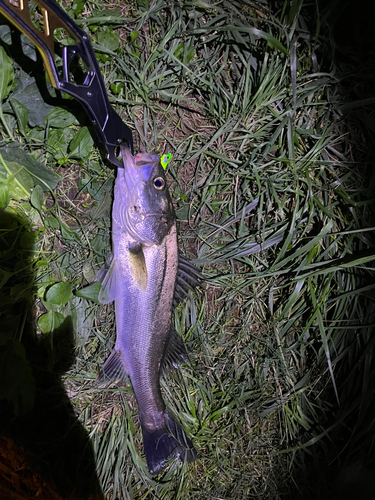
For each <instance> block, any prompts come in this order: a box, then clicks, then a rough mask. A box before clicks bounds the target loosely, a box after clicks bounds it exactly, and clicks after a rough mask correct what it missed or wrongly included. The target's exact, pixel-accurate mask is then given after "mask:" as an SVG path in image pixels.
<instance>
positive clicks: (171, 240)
mask: <svg viewBox="0 0 375 500" xmlns="http://www.w3.org/2000/svg"><path fill="white" fill-rule="evenodd" d="M122 156H123V161H124V169H119V170H118V172H117V177H116V183H115V194H114V204H113V209H112V247H113V258H112V262H111V266H110V268H109V270H108V274H107V275H106V276H105V277H104V279H103V283H102V290H101V294H100V299H101V301H102V302H110V301H112V300H114V301H115V315H116V343H115V347H114V350H113V352H112V353H111V355H110V356H109V358H108V360H107V361H106V363H105V364H104V366H103V368H102V371H101V374H100V375H99V378H100V379H103V378H105V377H107V378H110V379H114V380H121V381H124V382H125V381H127V377H129V378H130V381H131V383H132V386H133V390H134V394H135V396H136V399H137V403H138V408H139V417H140V422H141V427H142V434H143V443H144V450H145V455H146V460H147V465H148V468H149V470H150V472H151V473H157V472H159V471H160V470H161V469H162V468H163V467H165V466H166V465H167V464H168V463H169V461H170V460H171V459H173V458H177V457H178V458H180V459H181V460H182V461H192V460H194V459H195V456H196V452H195V449H194V447H193V445H192V443H191V441H190V440H189V438H188V437H187V436H186V434H185V432H184V431H183V429H182V428H181V427H180V425H179V424H178V423H177V422H176V421H175V420H174V418H172V417H171V416H170V415H169V414H168V412H167V410H166V406H165V403H164V401H163V398H162V394H161V389H160V375H161V371H162V370H163V366H164V365H166V364H170V365H173V366H175V365H176V362H178V361H181V360H183V359H185V358H186V350H185V348H184V346H183V343H182V341H181V339H180V338H179V337H178V334H177V333H176V332H175V330H174V328H173V327H172V325H171V314H172V307H173V302H174V301H175V300H176V296H175V289H176V281H177V280H178V279H179V278H178V277H179V276H180V280H181V284H180V285H179V296H180V295H181V293H182V295H184V294H186V293H187V288H193V287H194V286H196V284H197V283H198V284H199V278H198V277H197V276H198V274H199V273H198V274H197V270H195V268H194V267H193V266H191V264H189V263H188V262H187V261H186V260H184V259H183V260H182V269H181V271H179V267H178V266H179V261H180V257H179V254H178V247H177V231H176V220H175V214H174V209H173V205H172V201H171V198H170V195H169V192H168V189H167V186H166V179H165V174H164V171H163V168H162V166H161V163H160V158H159V157H158V156H157V155H154V154H138V155H136V157H133V156H132V155H131V153H130V152H129V151H128V150H127V149H122ZM189 270H191V271H192V274H193V276H192V277H191V280H190V281H191V284H192V285H190V284H189V279H188V281H186V277H187V276H188V275H189ZM194 274H195V276H194ZM182 276H183V277H184V279H182V278H181V277H182Z"/></svg>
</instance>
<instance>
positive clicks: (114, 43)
mask: <svg viewBox="0 0 375 500" xmlns="http://www.w3.org/2000/svg"><path fill="white" fill-rule="evenodd" d="M98 43H99V44H100V45H102V46H103V47H104V48H106V49H107V50H111V51H112V52H115V51H116V50H117V49H118V48H119V46H120V37H119V36H118V34H117V33H113V32H106V31H101V32H100V33H99V35H98Z"/></svg>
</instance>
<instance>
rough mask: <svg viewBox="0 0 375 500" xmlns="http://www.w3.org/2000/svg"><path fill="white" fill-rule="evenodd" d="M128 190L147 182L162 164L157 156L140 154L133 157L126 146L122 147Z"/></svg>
mask: <svg viewBox="0 0 375 500" xmlns="http://www.w3.org/2000/svg"><path fill="white" fill-rule="evenodd" d="M120 150H121V156H122V161H123V164H124V170H125V178H126V183H127V185H128V189H130V188H131V186H132V185H135V184H138V183H139V182H147V180H148V178H149V176H150V174H151V172H152V170H153V168H154V167H155V165H157V164H158V163H159V162H160V158H159V156H158V155H157V154H142V153H138V154H136V155H135V156H133V155H132V154H131V152H130V150H129V148H128V147H127V146H125V145H122V146H121V147H120Z"/></svg>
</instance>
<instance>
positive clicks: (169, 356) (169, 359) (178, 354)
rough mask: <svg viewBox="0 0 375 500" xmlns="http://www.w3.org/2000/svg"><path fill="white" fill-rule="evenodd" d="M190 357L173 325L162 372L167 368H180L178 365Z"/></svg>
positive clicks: (162, 364)
mask: <svg viewBox="0 0 375 500" xmlns="http://www.w3.org/2000/svg"><path fill="white" fill-rule="evenodd" d="M188 359H189V356H188V353H187V350H186V347H185V344H184V342H183V340H182V338H181V337H180V335H179V334H178V333H177V331H176V329H175V328H174V326H173V325H171V327H170V329H169V336H168V340H167V344H166V348H165V351H164V356H163V360H162V363H161V374H163V373H164V372H165V370H166V368H172V367H173V368H178V365H179V364H181V363H183V362H185V361H187V360H188Z"/></svg>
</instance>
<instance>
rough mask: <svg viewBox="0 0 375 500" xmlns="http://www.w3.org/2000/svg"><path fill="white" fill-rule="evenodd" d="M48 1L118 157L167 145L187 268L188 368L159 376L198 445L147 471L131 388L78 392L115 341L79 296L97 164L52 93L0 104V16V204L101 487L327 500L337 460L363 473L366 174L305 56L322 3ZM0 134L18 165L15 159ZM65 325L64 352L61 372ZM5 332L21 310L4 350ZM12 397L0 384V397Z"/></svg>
mask: <svg viewBox="0 0 375 500" xmlns="http://www.w3.org/2000/svg"><path fill="white" fill-rule="evenodd" d="M64 5H65V4H64ZM66 8H67V11H68V12H69V14H70V15H71V16H73V17H76V18H77V20H78V22H79V23H80V25H81V26H84V27H86V29H88V31H89V33H90V36H91V38H92V41H93V43H94V47H95V50H96V53H97V57H98V60H99V63H100V66H101V70H102V73H103V76H104V79H105V81H106V83H107V88H108V92H109V96H110V100H111V102H112V103H113V105H114V107H115V108H116V110H117V111H118V112H119V113H120V114H121V116H122V117H123V119H124V121H125V122H126V123H127V124H128V125H129V126H130V127H131V128H132V129H133V130H134V136H135V148H136V150H139V151H151V150H157V151H158V152H159V153H160V154H163V153H168V152H172V154H173V161H172V162H171V163H170V165H169V167H168V168H169V181H170V182H169V184H170V191H171V194H172V196H173V199H174V201H175V207H176V213H177V217H178V220H179V229H180V245H181V249H182V250H183V251H184V252H185V253H186V254H187V255H188V257H189V258H191V259H192V260H193V262H195V264H196V265H198V266H200V267H201V268H202V273H203V275H204V276H205V279H206V281H207V286H206V288H205V290H204V291H202V292H200V293H198V294H196V296H194V297H193V296H191V297H189V299H188V300H187V302H186V304H183V305H181V306H179V307H178V308H177V309H176V311H175V313H174V316H175V324H176V328H177V330H178V331H179V332H180V333H181V335H183V337H184V338H185V341H186V343H187V345H188V348H189V351H190V352H191V358H192V360H191V363H190V364H188V365H185V366H182V367H181V369H180V370H178V371H176V372H174V373H169V374H168V375H167V377H166V378H164V379H163V380H162V389H163V394H164V398H165V401H166V402H167V405H168V407H169V408H170V409H171V411H172V412H174V413H175V414H176V415H178V418H179V420H180V421H181V422H182V424H183V426H184V428H185V429H186V430H187V432H188V433H189V434H190V435H191V436H193V439H194V444H195V446H196V448H197V450H198V452H199V459H198V460H197V461H196V462H195V463H194V464H192V465H186V466H185V465H183V466H171V468H169V469H168V470H166V471H165V472H164V473H163V474H162V475H161V476H160V477H157V478H155V477H151V476H150V474H149V473H148V471H147V469H146V466H145V461H144V458H143V456H142V453H143V448H142V439H141V433H140V429H139V422H138V418H137V405H136V402H135V399H134V396H133V394H132V391H131V388H130V387H113V386H110V387H104V388H98V387H96V386H95V385H94V380H95V378H96V376H97V373H98V371H99V370H100V367H101V365H102V364H103V362H104V361H105V359H106V357H107V355H108V354H109V352H110V349H111V348H112V346H113V344H114V340H115V329H114V313H113V307H112V305H109V306H102V305H100V304H98V303H97V301H96V298H97V289H95V285H94V287H90V288H87V287H88V285H90V284H92V283H93V280H94V277H95V275H96V273H97V271H98V270H99V269H100V267H101V265H102V264H103V262H104V261H105V259H106V257H107V256H108V253H109V245H110V226H111V224H110V209H111V199H112V198H111V197H112V186H113V177H114V173H113V170H112V169H111V167H110V166H109V165H106V164H105V163H104V162H103V158H102V156H101V155H100V152H99V151H98V149H96V147H93V144H92V140H91V137H90V135H89V133H88V130H87V129H85V128H84V118H83V121H82V116H83V115H82V114H80V112H79V107H78V106H75V105H74V104H73V102H72V101H65V102H64V103H65V105H66V104H67V103H68V104H69V106H66V107H67V109H69V111H67V110H64V109H63V108H62V107H61V106H63V107H64V104H63V103H62V101H61V100H60V101H59V100H58V96H57V97H55V98H54V99H56V100H55V101H54V103H55V104H58V105H59V106H60V107H58V108H56V107H51V108H46V109H44V110H43V111H41V110H40V109H37V110H36V109H33V106H32V105H30V104H27V103H26V104H22V103H21V104H20V105H18V104H17V103H18V102H19V101H17V99H16V97H17V96H16V97H14V98H13V100H12V96H15V95H16V92H17V89H18V88H19V87H20V86H21V85H23V86H24V87H27V88H32V90H33V91H34V92H36V90H35V88H34V87H33V85H34V86H35V84H34V82H33V81H30V80H27V78H26V76H25V72H24V70H23V66H22V65H23V64H24V65H25V64H26V62H27V61H26V62H25V61H23V62H22V61H21V62H19V61H18V60H17V63H15V62H13V63H12V61H11V60H10V59H8V58H7V56H6V55H5V52H8V54H10V55H12V57H13V58H15V55H14V50H16V49H13V48H12V44H11V43H9V34H8V31H7V28H6V26H4V25H2V26H0V28H1V30H2V31H0V36H1V39H2V47H5V51H4V50H3V51H2V53H1V54H2V58H3V59H2V67H3V68H5V69H6V71H5V69H4V72H3V75H7V78H8V79H7V81H6V82H5V78H4V79H3V82H5V83H6V85H5V84H3V86H2V87H1V92H2V94H1V95H2V108H1V109H2V111H1V113H0V122H1V134H2V139H3V142H2V143H1V144H0V153H1V154H2V157H3V162H2V166H0V180H1V182H2V183H1V184H0V200H1V202H2V207H3V209H4V210H5V212H6V213H7V214H20V213H22V214H23V216H27V221H28V224H29V225H30V229H29V230H28V232H30V233H32V235H33V237H34V238H36V246H35V247H31V246H30V247H27V246H26V249H27V251H28V255H29V256H31V264H30V262H29V261H28V264H27V265H28V266H31V267H28V269H29V270H30V271H32V273H33V276H34V285H33V288H34V290H35V292H34V293H35V300H34V309H33V310H34V316H36V318H35V319H34V320H33V321H34V322H35V320H37V333H36V336H37V337H38V338H39V342H40V343H41V344H42V345H43V346H48V349H47V348H46V349H47V354H46V358H45V359H46V365H47V366H48V370H50V371H54V372H57V373H60V374H62V378H63V381H64V387H65V390H66V391H67V394H68V396H69V398H70V401H71V404H72V405H73V408H74V411H75V414H76V415H77V417H78V421H79V422H80V424H81V425H82V427H83V429H84V430H85V432H87V440H88V441H89V442H90V444H91V446H92V448H93V455H94V459H95V465H96V470H97V475H98V479H99V483H100V487H101V489H102V492H103V496H104V498H105V499H108V500H109V499H111V500H115V499H128V498H129V499H133V498H134V499H135V498H136V499H141V498H144V499H146V498H158V499H159V498H160V499H162V498H163V499H168V498H169V499H179V498H180V499H185V498H205V499H206V498H210V499H219V498H262V499H263V498H270V499H277V498H282V497H283V498H285V497H286V496H288V495H290V496H291V498H297V497H298V495H301V496H302V497H303V498H309V495H312V496H311V497H312V498H326V496H324V495H325V494H326V493H325V491H330V488H334V483H332V478H334V477H339V474H340V472H339V471H340V470H341V469H340V467H343V468H344V470H345V467H351V466H353V464H357V465H355V466H356V467H357V466H358V467H359V468H362V469H363V470H366V468H367V469H369V470H372V468H373V465H374V464H373V461H372V458H371V447H370V445H369V444H368V443H370V441H371V436H372V435H373V434H372V433H373V430H372V421H371V409H372V407H373V389H372V384H371V380H372V375H373V364H372V363H373V362H372V352H373V340H372V335H371V334H372V329H373V324H374V308H373V297H374V287H375V285H374V284H373V281H374V278H373V275H374V270H373V262H374V257H375V251H374V219H373V214H374V211H373V204H374V197H373V192H372V190H371V185H372V183H373V178H372V177H371V173H370V171H369V169H368V167H367V164H366V161H364V160H363V155H362V157H360V156H359V155H360V152H361V149H364V148H365V147H366V145H365V137H364V135H363V132H362V131H361V128H360V127H358V123H357V124H356V123H353V121H350V119H349V120H348V119H347V118H346V116H345V115H343V114H342V107H343V106H344V102H345V97H346V95H347V92H348V90H347V87H346V86H345V82H346V81H347V80H346V79H345V77H344V76H341V75H342V70H341V69H340V66H339V63H335V65H332V64H331V63H330V61H331V58H328V59H326V57H325V54H326V53H327V52H328V51H329V50H330V47H331V44H332V39H330V38H329V33H328V30H327V26H326V24H325V23H326V15H327V12H326V11H324V9H323V11H322V12H320V11H319V10H318V9H317V8H316V6H315V5H312V4H311V5H303V4H302V3H301V2H297V1H296V2H291V3H290V4H289V3H288V2H285V3H283V2H275V3H274V5H273V6H272V8H271V7H267V6H266V5H265V4H262V3H253V2H247V1H246V2H231V3H227V2H221V3H218V4H206V3H204V2H198V3H189V2H182V3H179V4H177V3H173V4H169V3H167V2H165V1H164V0H160V1H154V2H150V3H148V2H147V1H146V2H140V1H139V2H138V3H134V4H131V5H127V6H123V5H122V4H121V3H120V2H119V3H112V4H102V3H100V2H99V3H98V2H95V3H94V2H86V3H82V4H77V5H74V6H73V7H69V6H67V7H66ZM103 8H108V9H109V10H108V11H104V10H103ZM69 9H70V10H69ZM7 37H8V38H7ZM0 50H1V48H0ZM27 51H29V52H27ZM24 52H26V53H27V54H32V48H30V47H29V46H26V49H25V48H24ZM327 61H329V62H327ZM340 71H341V73H340ZM41 74H42V72H41ZM366 97H367V96H366ZM15 101H17V103H16V102H15ZM71 104H72V106H73V107H71ZM367 104H368V103H367V101H366V105H367ZM22 106H23V107H22ZM27 106H29V108H30V109H28V107H27ZM24 108H25V109H26V110H28V113H27V112H26V111H25V109H24ZM372 109H373V108H371V109H370V110H367V111H368V116H373V114H371V113H372V111H371V110H372ZM48 113H49V114H48ZM72 113H74V114H72ZM31 116H32V117H33V120H31V118H30V117H31ZM76 116H78V118H80V120H81V121H80V122H79V121H77V120H76ZM349 118H350V117H349ZM67 123H68V125H67ZM77 133H80V136H79V143H78V144H76V142H77V140H76V141H75V142H72V141H74V137H75V135H76V134H77ZM13 142H18V143H20V144H21V145H22V148H23V149H24V150H25V151H27V152H28V153H29V157H28V158H26V157H22V161H21V159H19V160H17V161H18V163H17V161H14V157H12V156H11V155H10V153H9V151H8V152H7V150H6V148H5V144H8V145H9V144H10V143H13ZM30 155H31V157H33V158H34V159H35V158H37V159H38V161H39V163H38V166H37V167H36V166H35V165H34V171H32V165H31V161H32V160H30ZM12 160H13V161H12ZM45 165H46V166H47V170H48V172H51V171H52V172H54V173H55V174H56V175H57V177H56V178H55V177H48V174H47V173H46V170H45V169H43V166H45ZM35 169H37V170H35ZM32 172H34V174H33V173H32ZM35 172H36V173H35ZM37 186H39V187H37ZM17 227H18V226H17ZM5 230H6V228H5V229H3V230H2V231H3V232H4V231H5ZM7 262H8V261H7ZM12 266H13V267H8V268H7V267H6V266H5V264H4V262H2V269H5V272H4V271H3V274H2V276H3V281H1V280H0V282H1V283H2V287H3V290H2V293H3V294H6V293H7V294H10V296H13V297H15V296H16V291H17V290H18V289H15V288H14V287H16V286H19V285H20V283H19V282H17V283H16V282H12V281H11V280H10V281H5V282H4V279H5V277H6V279H7V280H8V278H9V279H10V277H12V276H13V278H12V279H15V278H14V276H17V273H18V275H19V272H18V268H19V265H18V264H17V263H12ZM17 266H18V267H17ZM26 279H29V277H28V278H26V277H25V276H24V275H21V286H22V283H24V282H25V280H26ZM22 280H23V281H22ZM6 283H8V284H6ZM29 288H30V286H29ZM14 314H15V313H14V310H12V308H11V307H10V308H8V309H6V311H5V312H4V315H5V317H6V318H7V321H11V318H12V315H14ZM66 318H70V319H71V325H72V328H71V330H72V331H71V333H72V334H73V337H74V342H73V341H72V342H73V344H72V345H71V346H70V347H71V348H73V346H74V356H73V357H70V358H69V359H70V363H68V366H67V367H66V369H65V370H63V369H62V368H61V366H62V365H63V364H64V360H65V355H66V350H64V349H62V348H61V346H60V343H61V345H62V344H63V341H62V340H61V335H60V336H59V331H60V330H59V329H60V328H61V327H62V325H63V324H64V321H66ZM25 338H26V333H25V332H24V330H23V327H22V322H21V323H19V326H18V328H17V329H16V330H15V332H14V335H13V336H12V337H11V338H10V339H7V342H8V343H9V342H11V341H13V342H18V341H20V340H22V339H23V340H24V341H25ZM25 342H26V341H25ZM5 345H8V344H5ZM14 345H18V344H16V343H15V344H14ZM12 352H13V351H12ZM19 357H20V356H18V358H19ZM21 357H22V356H21ZM18 358H17V359H18ZM28 359H29V360H30V363H31V365H32V358H31V357H28ZM25 363H26V362H25V361H24V364H25ZM65 364H66V361H65ZM22 383H23V382H21V381H20V382H19V387H20V388H22ZM20 393H21V396H17V397H16V396H15V395H14V394H13V395H11V396H9V395H8V400H10V401H11V402H12V404H13V405H15V406H16V403H17V404H18V403H19V400H20V399H21V401H22V390H20ZM31 405H32V403H29V407H30V406H31ZM28 409H30V408H28ZM20 412H21V413H22V411H21V410H20ZM43 425H44V422H43V417H40V426H43ZM327 471H329V472H327ZM311 477H314V481H313V482H311V480H310V479H311ZM55 482H56V481H55ZM331 494H333V493H332V492H331Z"/></svg>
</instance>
